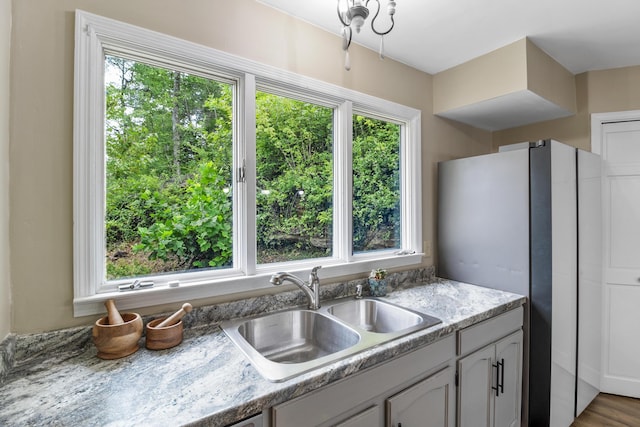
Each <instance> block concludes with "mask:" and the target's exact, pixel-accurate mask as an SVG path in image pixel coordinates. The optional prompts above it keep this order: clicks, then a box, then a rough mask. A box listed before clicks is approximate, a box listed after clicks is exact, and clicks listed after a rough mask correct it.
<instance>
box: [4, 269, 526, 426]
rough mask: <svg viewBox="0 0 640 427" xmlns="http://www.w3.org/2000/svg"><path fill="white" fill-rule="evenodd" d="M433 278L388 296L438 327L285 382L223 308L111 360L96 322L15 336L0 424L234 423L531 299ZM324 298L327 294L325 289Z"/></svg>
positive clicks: (250, 305)
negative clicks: (170, 339) (256, 357)
mask: <svg viewBox="0 0 640 427" xmlns="http://www.w3.org/2000/svg"><path fill="white" fill-rule="evenodd" d="M404 279H407V278H406V277H405V278H404ZM409 279H410V278H409ZM414 279H415V278H414ZM405 281H406V280H405ZM428 282H430V283H428V284H426V285H418V286H415V287H406V286H397V289H396V290H394V291H393V292H391V293H389V294H388V296H387V297H385V298H384V299H385V300H388V301H391V302H394V303H396V304H400V305H402V306H405V307H408V308H412V309H414V310H418V311H422V312H425V313H427V314H430V315H433V316H436V317H439V318H440V319H442V321H443V323H442V324H440V325H437V326H434V327H432V328H429V329H426V330H423V331H419V332H416V333H414V334H411V335H408V336H405V337H402V338H399V339H397V340H394V341H392V342H389V343H387V344H384V345H380V346H378V347H375V348H373V349H370V350H367V351H364V352H362V353H359V354H356V355H354V356H352V357H349V358H347V359H344V360H342V361H339V362H336V363H333V364H330V365H327V366H325V367H322V368H319V369H317V370H314V371H311V372H309V373H306V374H303V375H301V376H299V377H296V378H293V379H291V380H288V381H285V382H281V383H273V382H269V381H267V380H265V379H263V378H262V377H261V376H260V374H258V372H257V371H256V370H255V369H254V368H253V366H252V365H251V363H250V362H249V361H248V360H247V359H246V358H245V356H244V355H243V354H242V353H241V352H240V350H239V349H238V348H237V347H236V346H235V345H234V344H233V343H232V342H231V340H230V339H229V338H227V336H226V335H225V334H224V332H223V331H222V330H221V329H220V328H219V326H218V323H219V321H218V322H216V321H211V319H213V318H215V319H216V320H217V319H222V320H225V319H224V316H219V314H220V313H219V311H220V310H224V308H220V307H217V308H213V309H210V310H204V309H202V310H197V309H194V311H193V312H192V313H190V320H189V322H187V321H186V318H185V327H186V329H185V335H184V341H183V342H182V344H180V345H179V346H177V347H174V348H172V349H168V350H162V351H150V350H147V349H146V348H144V338H142V339H141V343H140V344H141V348H140V350H139V351H138V352H136V353H134V354H133V355H131V356H128V357H125V358H122V359H118V360H113V361H107V360H101V359H99V358H97V357H96V349H95V347H94V346H93V344H92V342H91V329H90V328H76V329H72V330H65V331H60V332H57V333H47V334H39V335H30V336H26V337H18V338H17V340H16V343H15V347H16V349H15V362H14V363H13V367H12V368H11V370H9V372H8V374H6V375H5V378H4V380H3V382H2V383H1V384H0V425H2V426H14V425H15V426H24V425H33V426H36V425H37V426H40V425H54V426H80V425H82V426H131V425H136V426H145V425H149V426H157V425H185V424H193V425H214V426H223V425H227V424H232V423H234V422H236V421H238V420H241V419H243V418H245V417H248V416H251V415H254V414H257V413H259V412H261V411H262V410H263V409H265V408H268V407H270V406H273V405H275V404H278V403H281V402H284V401H287V400H289V399H292V398H294V397H296V396H300V395H302V394H304V393H307V392H309V391H311V390H314V389H316V388H318V387H321V386H323V385H326V384H329V383H331V382H333V381H336V380H338V379H341V378H344V377H346V376H348V375H350V374H352V373H355V372H357V371H359V370H361V369H364V368H367V367H370V366H373V365H376V364H378V363H381V362H383V361H386V360H389V359H391V358H393V357H394V356H397V355H399V354H402V353H405V352H407V351H410V350H412V349H414V348H416V347H418V346H421V345H425V344H428V343H431V342H434V341H436V340H438V339H440V338H442V337H443V336H446V335H449V334H451V333H453V332H454V331H455V330H457V329H460V328H464V327H466V326H469V325H472V324H474V323H477V322H479V321H482V320H484V319H487V318H489V317H492V316H495V315H497V314H500V313H502V312H505V311H507V310H510V309H512V308H514V307H517V306H519V305H521V304H523V303H524V301H525V298H524V297H522V296H519V295H514V294H510V293H505V292H500V291H496V290H491V289H486V288H481V287H477V286H472V285H467V284H462V283H457V282H452V281H447V280H442V279H437V278H433V277H432V278H430V280H428ZM405 284H406V283H405ZM354 287H355V283H350V284H348V285H342V289H340V290H339V292H340V293H342V294H345V295H347V294H349V293H351V291H352V288H354ZM403 288H404V289H403ZM333 292H338V291H336V290H334V291H333ZM299 293H300V292H291V293H289V294H291V295H289V296H286V295H284V296H270V297H268V298H267V297H265V298H263V297H260V298H255V299H252V300H245V301H243V303H242V305H241V306H242V309H240V310H239V311H238V310H237V306H236V311H235V313H236V314H241V315H245V314H251V313H252V312H253V313H255V312H260V311H265V309H264V307H262V306H263V305H264V304H268V301H269V300H271V302H272V303H273V302H274V301H276V303H277V304H275V305H282V306H283V307H284V306H286V304H287V303H291V302H292V301H293V302H298V300H297V299H296V298H298V295H297V294H299ZM285 294H286V293H285ZM328 296H329V297H331V296H332V295H328ZM322 297H323V299H326V298H327V295H326V292H323V295H322ZM269 298H270V299H269ZM288 298H289V299H290V300H288ZM272 305H274V304H272ZM216 310H217V311H218V313H217V315H216V316H214V315H213V314H212V311H214V312H215V311H216Z"/></svg>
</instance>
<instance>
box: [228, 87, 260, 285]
mask: <svg viewBox="0 0 640 427" xmlns="http://www.w3.org/2000/svg"><path fill="white" fill-rule="evenodd" d="M239 95H240V96H239V97H238V98H239V102H238V109H237V111H238V118H239V121H240V123H239V126H238V127H239V135H238V140H237V141H236V142H235V146H236V152H237V161H236V164H237V167H238V168H242V169H243V175H244V179H243V180H242V182H240V180H237V187H238V189H239V191H238V196H239V197H238V198H239V200H240V204H239V206H238V209H237V213H236V216H237V217H238V218H237V219H238V227H237V230H238V233H237V234H236V236H235V237H234V239H233V240H234V242H233V243H234V248H237V249H236V251H237V252H238V261H239V265H238V267H239V268H240V269H241V270H242V271H244V272H245V274H246V275H249V276H251V275H254V274H255V273H256V264H257V257H256V78H255V76H254V75H253V74H245V75H244V77H243V78H242V80H241V83H240V88H239Z"/></svg>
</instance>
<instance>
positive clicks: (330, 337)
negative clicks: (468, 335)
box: [221, 298, 442, 382]
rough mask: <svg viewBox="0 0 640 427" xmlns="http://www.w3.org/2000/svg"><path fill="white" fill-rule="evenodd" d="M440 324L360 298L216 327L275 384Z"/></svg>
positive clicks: (412, 311) (398, 307)
mask: <svg viewBox="0 0 640 427" xmlns="http://www.w3.org/2000/svg"><path fill="white" fill-rule="evenodd" d="M441 322H442V321H441V320H440V319H437V318H435V317H433V316H429V315H427V314H424V313H420V312H417V311H414V310H410V309H408V308H404V307H400V306H398V305H396V304H392V303H390V302H387V301H382V300H379V299H376V298H363V299H343V300H337V301H335V302H333V303H329V304H327V305H326V306H323V307H321V308H320V309H319V310H307V309H301V308H296V309H291V310H286V311H280V312H275V313H268V314H264V315H260V316H256V317H252V318H248V319H238V320H232V321H228V322H223V323H222V324H221V326H222V329H223V330H224V332H225V333H226V334H227V335H228V336H229V338H231V340H232V341H233V342H234V343H235V344H236V346H238V347H239V348H240V350H242V352H243V353H244V354H245V355H246V356H247V357H248V358H249V360H250V361H251V363H252V364H253V365H254V366H255V368H256V369H257V370H258V372H260V374H261V375H262V376H263V377H265V378H266V379H268V380H270V381H274V382H279V381H285V380H287V379H289V378H292V377H295V376H297V375H300V374H302V373H304V372H308V371H310V370H312V369H316V368H318V367H320V366H324V365H326V364H328V363H331V362H335V361H337V360H340V359H343V358H345V357H348V356H351V355H353V354H356V353H359V352H361V351H364V350H367V349H369V348H372V347H375V346H376V345H379V344H383V343H385V342H388V341H391V340H393V339H395V338H398V337H401V336H403V335H407V334H409V333H412V332H415V331H418V330H421V329H426V328H429V327H432V326H434V325H437V324H439V323H441Z"/></svg>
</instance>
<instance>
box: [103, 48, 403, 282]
mask: <svg viewBox="0 0 640 427" xmlns="http://www.w3.org/2000/svg"><path fill="white" fill-rule="evenodd" d="M105 76H106V87H105V95H106V116H105V117H106V126H105V128H106V129H105V131H106V132H105V135H106V156H107V162H106V190H107V196H106V241H107V250H108V253H109V259H108V262H107V277H108V278H120V277H131V276H136V275H142V274H153V273H159V272H168V271H176V270H179V269H193V268H221V267H227V266H230V265H231V264H232V261H233V260H232V253H233V247H232V242H233V239H232V218H233V215H232V205H231V199H232V195H231V193H232V191H231V190H232V176H233V173H232V172H233V171H232V166H233V145H232V144H233V138H234V135H233V129H234V124H233V115H234V107H233V90H232V86H231V85H229V84H225V83H222V82H218V81H215V80H211V79H208V78H203V77H199V76H195V75H189V74H186V73H181V72H174V71H171V70H167V69H163V68H159V67H155V66H149V65H146V64H144V63H141V62H135V61H131V60H125V59H122V58H116V57H111V56H108V57H107V58H106V69H105ZM333 133H334V129H333V110H332V109H331V108H327V107H323V106H320V105H316V104H311V103H307V102H302V101H298V100H294V99H290V98H286V97H282V96H277V95H273V94H268V93H264V92H258V93H257V98H256V173H257V182H256V183H257V200H256V205H257V211H256V215H257V218H256V220H257V236H256V239H257V244H258V260H259V262H261V263H268V262H277V261H286V260H295V259H305V258H313V257H323V256H330V255H331V249H332V237H333V236H332V228H333V206H332V203H333V197H334V194H333V193H334V189H333V167H334V166H333ZM399 156H400V151H399V126H398V125H395V124H392V123H387V122H385V121H382V120H377V119H372V118H367V117H364V116H358V115H356V116H354V141H353V170H354V172H353V185H354V190H353V191H354V200H353V229H354V248H355V250H357V251H364V250H371V249H377V248H379V247H394V246H393V245H395V244H397V243H398V242H399V239H398V235H399V234H398V233H399ZM115 255H118V256H115Z"/></svg>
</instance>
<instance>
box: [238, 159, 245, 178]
mask: <svg viewBox="0 0 640 427" xmlns="http://www.w3.org/2000/svg"><path fill="white" fill-rule="evenodd" d="M246 179H247V167H246V164H245V161H244V160H243V161H242V166H240V167H239V168H238V182H245V181H246Z"/></svg>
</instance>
